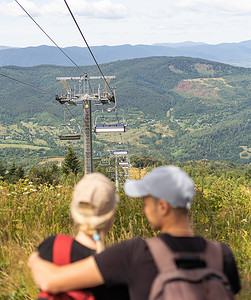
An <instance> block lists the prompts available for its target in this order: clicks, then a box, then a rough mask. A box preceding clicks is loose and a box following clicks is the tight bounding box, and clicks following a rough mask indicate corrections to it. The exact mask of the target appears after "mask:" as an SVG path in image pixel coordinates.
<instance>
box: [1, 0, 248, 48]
mask: <svg viewBox="0 0 251 300" xmlns="http://www.w3.org/2000/svg"><path fill="white" fill-rule="evenodd" d="M66 1H67V3H68V5H69V7H70V8H71V10H72V12H73V14H74V16H75V18H76V20H77V22H78V24H79V26H80V28H81V30H82V32H83V34H84V36H85V38H86V40H87V42H88V44H89V45H90V46H100V45H108V46H114V45H123V44H131V45H138V44H144V45H152V44H155V43H179V42H184V41H193V42H204V43H208V44H219V43H233V42H241V41H246V40H251V0H238V1H237V0H66ZM18 2H19V3H20V4H21V5H22V6H23V7H24V8H25V9H26V10H27V12H28V13H29V14H30V15H31V16H32V17H33V18H34V19H35V20H36V22H37V23H38V24H39V25H40V26H41V27H42V28H43V29H44V31H46V33H47V34H48V35H49V36H50V37H51V38H52V39H53V40H54V41H55V42H56V43H57V44H58V45H59V46H60V47H70V46H80V47H85V43H84V40H83V38H82V37H81V35H80V33H79V31H78V29H77V27H76V25H75V24H74V22H73V19H72V17H71V16H70V14H69V11H68V9H67V7H66V4H65V1H64V0H18ZM0 28H1V29H0V46H10V47H28V46H39V45H51V46H53V43H52V42H51V41H50V40H49V39H48V37H46V36H45V35H44V33H43V32H42V31H41V30H40V29H39V28H38V27H37V26H36V25H35V23H33V22H32V20H31V19H30V18H29V17H28V16H27V15H26V14H25V12H24V11H23V10H22V9H21V8H20V6H19V5H18V4H17V2H16V1H14V0H0Z"/></svg>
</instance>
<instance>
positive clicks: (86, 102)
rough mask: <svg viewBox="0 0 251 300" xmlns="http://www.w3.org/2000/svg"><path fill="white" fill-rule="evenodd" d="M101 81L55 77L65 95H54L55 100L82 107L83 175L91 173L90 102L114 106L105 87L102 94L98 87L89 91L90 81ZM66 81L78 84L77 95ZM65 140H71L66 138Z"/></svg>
mask: <svg viewBox="0 0 251 300" xmlns="http://www.w3.org/2000/svg"><path fill="white" fill-rule="evenodd" d="M114 78H115V76H105V79H107V80H108V81H110V80H111V79H114ZM101 79H104V78H103V77H102V76H91V77H88V76H87V75H86V76H83V77H57V80H60V81H61V82H62V83H63V84H64V87H65V89H66V91H67V93H66V94H63V95H61V96H58V95H56V97H55V99H56V100H57V101H58V102H59V103H61V104H65V103H67V104H68V105H83V117H84V126H83V133H84V164H85V166H84V167H85V174H90V173H92V171H93V167H92V165H93V163H92V161H93V159H92V120H91V102H92V101H94V102H95V104H96V105H97V104H98V105H104V104H114V103H115V101H116V100H115V96H114V94H113V93H108V92H107V91H106V89H107V86H106V87H105V88H104V90H103V91H102V92H101V89H100V86H98V88H97V91H96V92H95V91H90V80H101ZM67 80H77V81H78V82H79V91H78V93H76V92H75V91H74V90H72V89H70V88H69V87H68V84H67ZM106 84H107V81H106ZM65 139H66V138H65ZM67 139H73V138H69V137H68V138H67Z"/></svg>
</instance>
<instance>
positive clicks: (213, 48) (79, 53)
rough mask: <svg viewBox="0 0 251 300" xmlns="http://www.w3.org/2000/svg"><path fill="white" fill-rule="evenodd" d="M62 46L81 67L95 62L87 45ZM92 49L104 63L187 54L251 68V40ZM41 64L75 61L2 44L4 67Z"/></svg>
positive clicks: (49, 49) (42, 49)
mask: <svg viewBox="0 0 251 300" xmlns="http://www.w3.org/2000/svg"><path fill="white" fill-rule="evenodd" d="M62 49H63V51H64V52H65V53H66V54H67V55H68V56H69V57H70V58H71V59H72V60H73V61H74V62H75V63H76V64H77V65H79V66H87V65H93V64H94V61H93V59H92V57H91V55H90V53H89V51H88V49H87V48H86V47H66V48H62ZM91 49H92V51H93V53H94V55H95V57H96V59H97V61H98V62H99V63H100V64H101V63H109V62H113V61H118V60H125V59H133V58H143V57H152V56H171V57H176V56H186V57H193V58H202V59H208V60H211V61H216V62H222V63H227V64H231V65H235V66H240V67H251V40H248V41H244V42H240V43H222V44H217V45H210V44H206V43H199V42H197V43H196V42H183V43H159V44H153V45H135V46H132V45H120V46H93V47H91ZM41 64H52V65H60V66H72V65H73V63H72V62H71V61H70V60H69V59H68V58H67V57H66V56H65V55H64V54H63V53H62V52H61V51H59V49H58V48H57V47H54V46H38V47H27V48H10V47H6V46H0V66H7V65H15V66H21V67H31V66H37V65H41Z"/></svg>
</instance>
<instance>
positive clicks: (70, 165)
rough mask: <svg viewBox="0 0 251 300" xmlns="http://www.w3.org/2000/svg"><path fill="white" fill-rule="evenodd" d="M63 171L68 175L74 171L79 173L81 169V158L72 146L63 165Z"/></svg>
mask: <svg viewBox="0 0 251 300" xmlns="http://www.w3.org/2000/svg"><path fill="white" fill-rule="evenodd" d="M62 171H63V173H65V174H67V175H68V174H69V173H74V174H75V175H77V173H78V172H79V171H80V162H79V159H78V158H77V155H76V153H75V152H74V151H73V150H72V148H71V146H69V147H68V152H67V154H66V156H65V159H64V162H63V165H62Z"/></svg>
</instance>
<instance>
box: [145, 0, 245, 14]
mask: <svg viewBox="0 0 251 300" xmlns="http://www.w3.org/2000/svg"><path fill="white" fill-rule="evenodd" d="M181 13H183V14H185V15H187V16H188V15H190V13H195V14H200V15H202V14H203V15H209V16H211V15H212V14H213V15H215V16H224V15H230V16H240V15H243V16H247V15H251V1H250V0H238V1H236V0H175V1H173V0H159V5H156V8H155V9H154V8H151V9H150V10H149V11H148V12H147V15H148V17H150V18H153V19H154V18H156V19H158V18H166V17H170V16H175V15H176V16H178V15H179V14H181Z"/></svg>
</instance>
